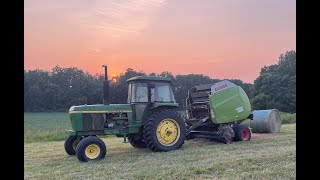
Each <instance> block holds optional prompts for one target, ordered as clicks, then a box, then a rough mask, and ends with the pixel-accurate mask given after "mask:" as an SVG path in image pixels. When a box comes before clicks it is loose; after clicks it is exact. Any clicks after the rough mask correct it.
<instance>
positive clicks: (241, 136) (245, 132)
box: [234, 125, 251, 141]
mask: <svg viewBox="0 0 320 180" xmlns="http://www.w3.org/2000/svg"><path fill="white" fill-rule="evenodd" d="M234 132H235V136H234V140H235V141H249V140H250V139H251V130H250V129H249V127H247V126H244V125H239V126H237V127H235V128H234Z"/></svg>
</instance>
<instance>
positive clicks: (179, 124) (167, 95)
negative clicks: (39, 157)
mask: <svg viewBox="0 0 320 180" xmlns="http://www.w3.org/2000/svg"><path fill="white" fill-rule="evenodd" d="M104 68H105V80H104V82H103V90H104V93H103V94H104V98H103V103H104V104H97V105H81V106H72V107H71V108H70V109H69V114H70V119H71V124H72V129H73V130H72V131H68V134H69V136H68V138H67V139H66V141H65V144H64V147H65V150H66V152H67V154H69V155H76V156H77V158H78V159H79V160H80V161H84V162H85V161H89V160H95V159H101V158H104V157H105V155H106V145H105V143H104V142H103V141H102V140H101V139H100V138H98V137H97V136H99V135H107V134H115V135H116V136H117V137H123V138H124V142H126V139H127V138H128V140H129V142H130V144H131V145H132V146H133V147H135V148H149V149H151V150H152V151H155V152H158V151H171V150H174V149H178V148H180V147H181V146H182V144H183V143H184V140H185V137H186V124H185V121H184V118H183V116H182V115H181V114H180V113H178V111H177V109H178V103H176V102H175V99H174V95H173V92H172V89H171V84H170V82H171V80H170V79H169V78H164V77H146V76H138V77H133V78H130V79H128V80H127V82H128V84H129V89H128V104H110V103H109V102H110V101H109V99H110V95H109V81H108V76H107V74H108V73H107V66H104Z"/></svg>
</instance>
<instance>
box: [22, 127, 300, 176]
mask: <svg viewBox="0 0 320 180" xmlns="http://www.w3.org/2000/svg"><path fill="white" fill-rule="evenodd" d="M281 131H282V132H281V133H279V134H253V136H252V140H251V141H250V142H234V143H232V144H231V145H225V144H221V143H216V142H213V141H209V140H205V139H193V140H189V141H185V144H184V145H183V146H182V148H181V149H179V150H175V151H170V152H161V153H154V152H151V151H150V150H149V149H135V148H133V147H132V146H131V145H130V144H124V143H122V138H116V137H107V138H102V139H103V141H104V142H105V143H106V145H107V156H106V158H105V159H102V160H99V161H91V162H88V163H81V162H79V161H78V159H77V158H76V157H75V156H68V155H67V154H66V153H65V151H64V148H63V141H51V142H33V143H25V147H24V150H25V152H24V169H25V173H24V175H25V179H295V178H296V124H287V125H283V126H282V129H281Z"/></svg>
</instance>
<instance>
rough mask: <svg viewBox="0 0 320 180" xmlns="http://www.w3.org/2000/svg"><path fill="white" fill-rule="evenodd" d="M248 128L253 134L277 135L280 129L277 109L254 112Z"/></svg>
mask: <svg viewBox="0 0 320 180" xmlns="http://www.w3.org/2000/svg"><path fill="white" fill-rule="evenodd" d="M252 113H253V120H252V121H251V122H250V127H251V128H252V129H251V130H252V132H253V133H279V132H280V129H281V119H280V112H279V111H278V110H277V109H268V110H255V111H253V112H252Z"/></svg>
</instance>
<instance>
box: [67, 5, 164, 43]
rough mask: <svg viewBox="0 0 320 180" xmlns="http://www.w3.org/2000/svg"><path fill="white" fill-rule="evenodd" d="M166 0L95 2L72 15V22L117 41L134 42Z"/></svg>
mask: <svg viewBox="0 0 320 180" xmlns="http://www.w3.org/2000/svg"><path fill="white" fill-rule="evenodd" d="M165 4H166V0H122V1H121V0H111V1H95V3H94V4H90V6H89V7H90V8H89V7H88V8H86V7H83V8H81V9H78V10H77V11H74V12H72V13H71V14H70V18H71V19H70V22H71V23H75V24H79V25H81V26H84V27H85V28H88V29H89V30H93V32H97V31H98V32H103V33H104V34H105V35H106V36H109V37H116V38H134V37H135V36H136V35H138V34H139V33H140V32H141V31H142V30H143V29H145V28H146V27H147V26H148V25H149V24H150V22H152V19H153V18H154V15H155V13H156V12H157V11H158V10H159V9H160V8H161V7H163V6H164V5H165Z"/></svg>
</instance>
